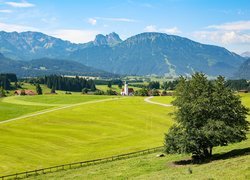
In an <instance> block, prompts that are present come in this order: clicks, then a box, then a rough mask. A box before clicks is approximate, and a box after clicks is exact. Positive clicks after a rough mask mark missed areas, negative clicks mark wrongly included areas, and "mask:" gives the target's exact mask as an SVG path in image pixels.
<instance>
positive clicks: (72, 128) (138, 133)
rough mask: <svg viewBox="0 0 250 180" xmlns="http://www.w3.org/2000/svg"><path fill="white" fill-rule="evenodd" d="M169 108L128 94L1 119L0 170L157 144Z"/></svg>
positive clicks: (167, 124) (168, 123)
mask: <svg viewBox="0 0 250 180" xmlns="http://www.w3.org/2000/svg"><path fill="white" fill-rule="evenodd" d="M172 108H173V107H171V108H165V107H160V106H157V105H152V104H148V103H146V102H144V101H143V98H141V97H131V98H124V99H120V100H117V101H109V102H102V103H97V104H88V105H81V106H77V107H73V108H69V109H64V110H61V111H55V112H53V113H48V114H44V115H39V116H36V117H32V118H27V119H23V120H18V121H15V122H10V123H6V124H1V125H0V132H1V136H0V172H1V173H0V174H9V173H15V172H17V171H24V170H31V169H36V168H42V167H48V166H51V165H57V164H63V163H69V162H74V161H82V160H87V159H95V158H99V157H106V156H111V155H116V154H121V153H126V152H131V151H136V150H140V149H145V148H150V147H155V146H159V145H162V139H163V133H164V132H166V130H167V129H168V127H170V126H171V125H172V121H171V117H170V116H169V115H168V112H170V111H171V109H172Z"/></svg>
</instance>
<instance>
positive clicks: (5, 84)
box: [0, 73, 17, 90]
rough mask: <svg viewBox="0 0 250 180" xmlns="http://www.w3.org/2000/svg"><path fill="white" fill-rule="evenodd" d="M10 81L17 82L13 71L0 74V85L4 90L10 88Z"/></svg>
mask: <svg viewBox="0 0 250 180" xmlns="http://www.w3.org/2000/svg"><path fill="white" fill-rule="evenodd" d="M11 82H15V84H16V83H17V77H16V75H15V74H13V73H4V74H0V87H2V88H3V89H4V90H11V89H13V88H14V87H12V86H11Z"/></svg>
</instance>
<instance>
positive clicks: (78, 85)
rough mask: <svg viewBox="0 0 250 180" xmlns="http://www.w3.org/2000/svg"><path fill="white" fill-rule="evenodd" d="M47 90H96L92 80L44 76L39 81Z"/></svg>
mask: <svg viewBox="0 0 250 180" xmlns="http://www.w3.org/2000/svg"><path fill="white" fill-rule="evenodd" d="M41 81H42V82H43V83H44V84H46V85H47V86H48V88H51V89H55V90H63V91H75V92H81V91H82V90H83V89H84V88H86V89H89V90H91V91H95V90H96V86H95V83H94V81H93V80H91V79H90V80H87V79H85V78H79V77H77V76H76V78H70V77H62V76H57V75H51V76H45V77H44V80H41Z"/></svg>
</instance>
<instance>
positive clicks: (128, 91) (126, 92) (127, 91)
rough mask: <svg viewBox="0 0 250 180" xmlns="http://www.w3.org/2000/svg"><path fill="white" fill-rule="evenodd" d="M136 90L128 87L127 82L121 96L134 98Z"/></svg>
mask: <svg viewBox="0 0 250 180" xmlns="http://www.w3.org/2000/svg"><path fill="white" fill-rule="evenodd" d="M133 94H134V89H133V88H129V87H128V83H127V82H126V81H125V83H124V88H123V89H122V92H121V95H122V96H133Z"/></svg>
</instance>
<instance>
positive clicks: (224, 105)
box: [165, 73, 248, 158]
mask: <svg viewBox="0 0 250 180" xmlns="http://www.w3.org/2000/svg"><path fill="white" fill-rule="evenodd" d="M175 93H176V99H175V100H174V102H173V104H174V105H175V106H177V111H176V113H175V120H176V125H174V126H173V127H172V128H171V129H170V130H169V132H168V134H166V136H165V151H166V152H167V153H192V154H193V155H195V156H198V157H199V158H201V157H209V156H211V155H212V149H213V147H215V146H226V145H228V144H229V143H235V142H240V141H243V140H245V139H246V133H247V130H248V122H247V121H246V116H247V114H248V109H247V108H246V107H244V106H243V105H242V104H241V101H240V98H239V97H238V96H236V95H235V94H233V92H232V91H231V90H230V89H228V88H226V87H225V80H224V78H223V77H221V76H219V77H218V78H217V79H216V80H215V81H214V82H210V81H208V80H207V78H206V77H205V75H204V74H202V73H196V74H194V75H193V76H192V79H191V80H189V81H188V80H186V79H185V78H183V77H181V78H180V82H179V84H178V85H177V88H176V92H175Z"/></svg>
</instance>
